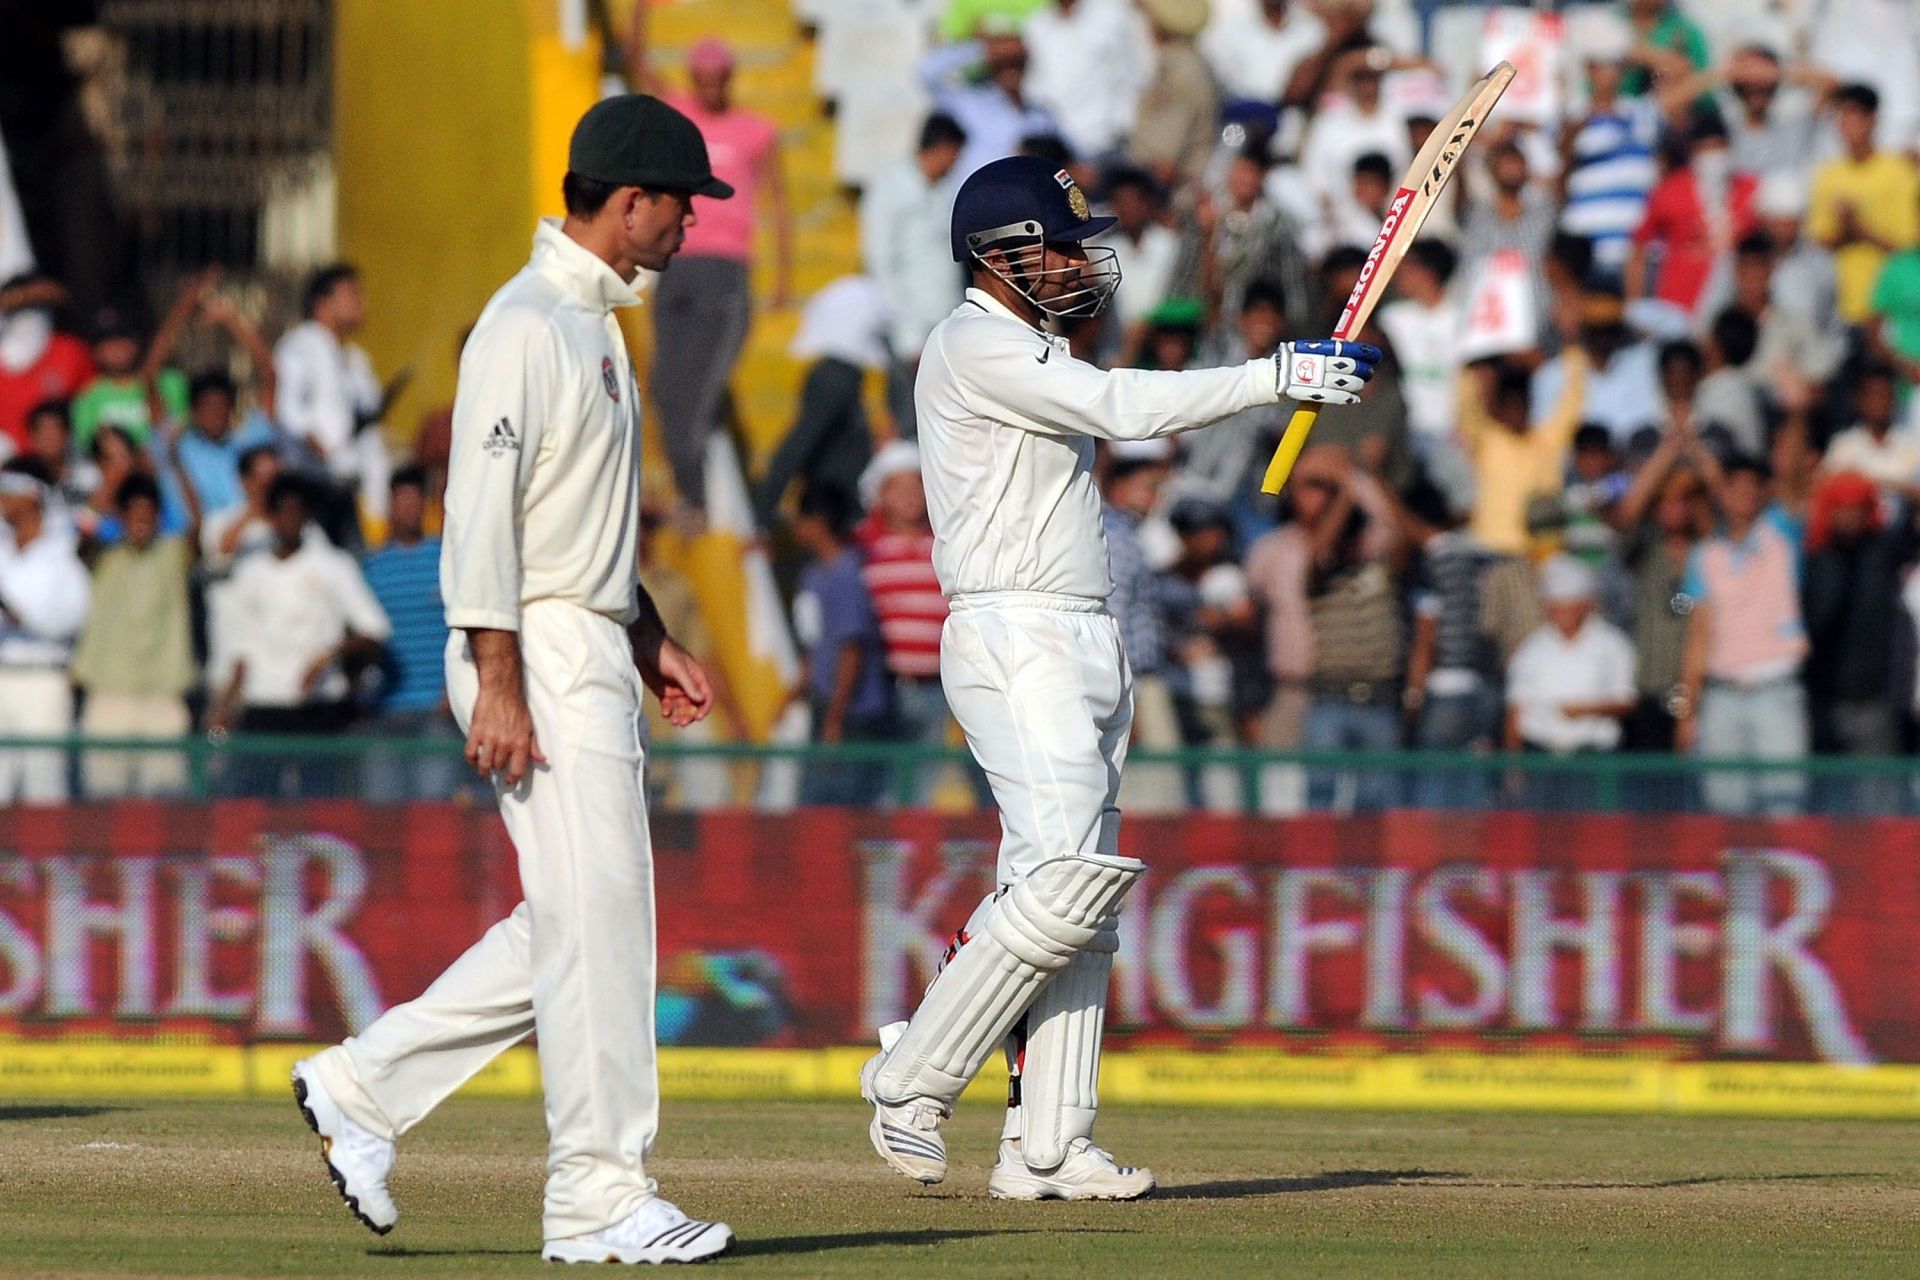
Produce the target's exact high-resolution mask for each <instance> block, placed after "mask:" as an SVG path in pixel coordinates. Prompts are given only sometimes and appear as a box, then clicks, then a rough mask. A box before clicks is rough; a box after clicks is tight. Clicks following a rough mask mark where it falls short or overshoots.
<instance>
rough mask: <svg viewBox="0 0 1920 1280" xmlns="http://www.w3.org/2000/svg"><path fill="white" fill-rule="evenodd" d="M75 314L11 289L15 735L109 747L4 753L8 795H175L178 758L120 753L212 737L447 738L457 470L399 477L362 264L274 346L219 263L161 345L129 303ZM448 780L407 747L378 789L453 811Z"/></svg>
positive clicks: (6, 556)
mask: <svg viewBox="0 0 1920 1280" xmlns="http://www.w3.org/2000/svg"><path fill="white" fill-rule="evenodd" d="M65 301H66V298H65V294H64V291H63V290H62V288H61V287H60V285H59V284H58V283H57V282H55V281H53V280H51V279H48V278H46V277H43V276H37V275H26V276H22V277H20V278H17V279H15V280H13V281H11V282H9V283H8V284H7V285H6V286H5V287H4V288H0V459H4V461H0V520H4V523H5V533H4V534H0V736H6V737H17V738H19V737H23V738H58V737H62V736H65V735H68V734H71V733H76V732H77V733H81V734H84V735H85V736H86V737H87V738H89V739H94V740H98V741H99V742H100V743H101V744H103V745H100V746H90V747H89V749H88V750H86V751H85V752H83V753H82V754H81V757H80V759H79V760H78V762H77V766H78V767H77V770H75V769H73V768H71V767H70V763H69V760H68V757H67V754H66V753H65V752H64V751H60V750H57V749H52V748H44V749H21V750H9V751H0V802H12V801H16V800H18V801H27V802H46V801H56V800H59V799H62V798H64V797H65V796H66V795H67V794H68V791H69V788H70V785H71V783H72V781H73V776H74V774H75V773H76V772H77V777H78V781H79V785H80V787H81V789H82V791H83V793H84V794H86V795H89V796H101V797H105V796H117V795H128V794H135V795H168V794H177V793H179V792H182V791H184V790H185V789H186V788H187V786H188V785H189V777H188V769H189V761H188V758H187V756H186V755H185V754H183V753H181V752H178V751H164V750H151V749H135V747H134V746H133V745H132V744H131V743H129V741H128V740H141V739H145V740H177V739H180V738H184V737H186V736H187V735H188V734H190V733H191V732H193V731H194V729H195V728H196V726H197V727H201V728H204V729H205V730H206V731H208V732H209V733H210V734H211V735H212V736H213V737H214V738H215V739H216V740H224V739H225V738H226V737H227V736H228V735H230V734H233V733H299V734H331V733H337V732H340V731H342V730H344V729H346V728H347V727H349V726H350V725H354V724H356V723H357V724H361V725H363V726H367V727H373V728H376V729H377V730H378V731H380V732H381V733H382V735H383V737H385V738H387V739H393V740H398V739H405V738H417V737H421V736H440V737H445V736H447V735H450V734H451V733H452V732H453V730H452V720H451V717H450V716H449V715H448V713H447V710H446V701H445V695H444V688H443V677H442V674H441V653H442V650H443V649H444V647H445V644H446V637H447V630H446V624H445V622H444V621H443V619H442V617H441V611H440V608H439V570H438V565H439V544H438V541H437V539H436V538H435V537H434V536H433V534H432V529H433V528H434V527H435V526H436V525H437V522H438V514H439V501H440V485H441V480H440V479H439V477H440V476H441V475H443V474H444V471H443V469H441V470H439V471H435V472H429V471H428V470H427V469H425V468H422V467H420V466H417V465H407V466H402V467H400V468H398V469H393V468H392V466H391V462H390V459H389V456H388V452H387V446H386V438H385V436H384V434H383V433H382V431H381V430H380V429H379V421H380V417H381V415H382V412H383V408H384V402H385V400H386V398H387V396H388V394H389V392H386V391H383V390H382V388H381V387H380V385H379V384H378V382H377V381H376V380H375V378H374V375H373V372H372V366H371V364H370V362H369V360H368V358H367V354H366V352H365V351H363V350H362V349H361V348H360V347H359V346H357V345H356V344H355V343H354V341H353V338H354V334H355V333H356V332H357V330H358V329H359V327H360V325H361V323H362V321H363V319H364V300H363V298H362V295H361V290H360V284H359V280H358V277H357V276H356V274H355V272H354V271H353V269H352V268H351V267H348V266H344V265H339V266H332V267H327V268H325V269H323V270H321V271H318V272H316V273H315V274H314V275H313V277H312V279H311V281H310V282H309V284H308V286H307V288H306V291H305V295H304V308H303V310H304V319H302V320H301V321H299V322H298V323H296V324H294V325H293V326H292V327H290V328H289V329H288V330H287V332H286V333H285V335H284V336H283V337H282V338H281V339H280V341H279V344H278V345H277V346H276V347H273V348H269V347H268V346H267V344H266V342H265V340H264V339H263V338H262V336H261V335H260V333H259V331H258V330H257V329H256V328H255V326H254V325H253V324H252V323H251V322H250V321H249V320H248V319H247V318H246V316H245V315H244V314H243V313H242V311H241V310H240V308H239V307H237V306H236V305H235V304H234V302H233V301H232V300H231V299H230V298H229V297H227V296H226V295H225V294H224V293H223V292H222V290H221V288H220V281H219V278H218V276H217V275H216V274H214V273H211V272H209V273H206V274H203V275H201V276H200V277H198V278H196V279H194V280H192V281H190V282H189V283H188V285H187V286H186V287H185V288H184V289H183V290H182V291H181V293H180V295H179V298H178V301H177V302H176V304H175V305H174V306H173V307H172V308H171V309H170V310H169V311H168V312H167V314H166V315H165V317H164V318H163V319H162V321H161V322H160V323H159V325H158V326H156V327H155V328H154V329H153V330H152V332H150V333H149V332H146V331H144V330H143V329H142V327H141V326H140V325H139V324H138V322H137V321H135V320H134V319H133V318H132V316H131V314H130V313H129V312H125V311H120V310H107V311H103V312H101V313H100V314H99V315H97V316H95V317H93V318H92V319H91V322H90V323H86V324H84V325H74V324H71V317H69V316H68V315H67V314H66V310H67V309H66V308H65V306H64V303H65ZM75 330H77V332H76V331H75ZM194 330H202V331H205V332H202V333H196V334H193V335H192V336H194V337H195V338H197V339H200V340H201V341H202V344H203V345H207V347H208V349H209V350H218V351H220V352H222V353H223V354H224V358H221V359H214V358H211V357H210V358H209V362H208V363H207V364H206V366H205V367H204V368H202V369H200V370H199V371H197V372H195V373H193V374H192V375H191V376H188V375H187V374H186V373H184V372H182V371H181V370H180V369H179V368H178V367H177V366H176V363H175V359H174V357H175V354H176V351H177V349H178V347H179V345H180V344H181V342H182V340H183V339H184V338H186V337H187V336H188V335H189V333H190V331H194ZM216 335H224V341H221V340H220V339H219V338H218V337H217V336H216ZM236 368H239V369H245V370H247V371H248V376H247V378H246V379H245V383H244V384H243V383H242V382H241V381H238V380H236V378H235V377H234V376H233V371H234V370H235V369H236ZM249 403H250V404H252V405H253V408H252V409H251V410H250V411H248V412H246V413H244V414H243V413H242V412H241V409H242V406H243V405H245V404H249ZM433 443H434V433H433V432H432V431H425V432H423V433H422V435H421V437H420V445H421V447H422V449H423V451H430V450H431V448H432V445H433ZM76 706H77V708H78V710H77V714H76ZM116 741H118V742H121V743H123V744H126V745H122V746H121V747H120V749H117V750H116V749H114V746H113V745H112V744H114V743H115V742H116ZM439 755H440V756H444V753H439ZM430 760H431V761H433V763H429V761H430ZM226 764H227V769H226V776H224V777H223V778H221V779H220V780H219V781H220V784H221V785H222V786H229V787H231V788H233V789H235V790H237V791H242V792H244V793H247V794H265V795H313V794H322V793H325V792H328V791H340V790H345V789H356V790H357V788H358V773H357V770H355V769H353V768H352V767H351V765H350V764H346V763H342V761H340V760H332V759H322V760H314V759H310V758H281V757H275V756H258V757H256V756H250V755H248V754H246V753H244V752H243V753H240V754H239V755H238V756H236V757H235V758H234V759H233V760H232V761H230V762H226ZM445 766H446V762H445V760H444V759H442V758H439V757H436V756H430V755H427V754H422V755H421V756H419V758H418V759H417V760H416V759H414V758H412V757H406V756H401V757H398V758H396V760H394V761H389V762H385V764H384V765H383V767H381V768H378V769H375V770H373V771H371V772H370V773H369V777H368V785H369V786H370V787H371V788H372V789H373V791H374V792H375V793H379V794H384V795H387V796H388V798H398V797H405V796H426V795H435V796H445V795H447V794H449V793H450V792H451V791H452V790H453V775H452V771H451V770H450V769H448V768H446V767H445Z"/></svg>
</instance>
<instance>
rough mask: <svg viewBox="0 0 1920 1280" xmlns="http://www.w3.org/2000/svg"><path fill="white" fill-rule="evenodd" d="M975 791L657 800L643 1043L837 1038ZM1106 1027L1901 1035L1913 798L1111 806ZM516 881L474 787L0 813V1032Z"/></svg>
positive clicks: (279, 985) (293, 1032)
mask: <svg viewBox="0 0 1920 1280" xmlns="http://www.w3.org/2000/svg"><path fill="white" fill-rule="evenodd" d="M996 834H997V831H996V828H995V825H994V823H993V820H992V818H991V816H968V817H947V816H943V815H936V814H929V813H894V814H871V813H855V812H850V811H842V810H809V811H802V812H799V813H793V814H782V815H769V814H753V813H708V814H699V815H664V816H661V817H659V818H657V819H656V821H655V824H654V844H655V858H656V878H657V882H658V888H659V900H660V911H659V916H660V940H661V943H660V947H661V988H662V997H661V1018H660V1025H661V1029H662V1036H663V1039H665V1040H667V1041H668V1042H670V1043H680V1044H694V1045H802V1046H825V1045H837V1044H851V1043H859V1042H861V1041H864V1040H868V1039H870V1038H871V1036H872V1030H873V1028H874V1027H875V1026H876V1025H878V1024H880V1023H883V1022H887V1021H891V1020H892V1019H894V1018H897V1017H900V1016H903V1015H904V1013H905V1011H906V1010H907V1009H908V1008H910V1007H911V1005H912V1003H913V1001H914V999H915V997H916V996H917V994H918V992H919V991H920V989H921V988H922V987H923V986H924V984H925V983H926V981H927V980H928V978H929V977H930V976H931V974H932V972H933V969H934V966H935V965H936V964H937V963H938V960H939V957H940V954H941V952H942V951H943V950H944V948H945V945H946V941H947V938H948V935H949V934H950V933H951V931H952V930H953V929H954V928H956V927H957V926H958V925H959V924H960V923H961V922H962V921H964V919H965V918H966V916H967V915H968V913H969V912H970V911H971V910H972V909H973V907H974V905H975V904H976V903H977V902H978V901H979V899H980V898H981V896H982V895H983V894H985V893H986V892H987V891H988V890H989V889H990V888H991V884H992V868H993V853H994V838H995V836H996ZM1122 845H1123V847H1124V848H1125V850H1126V851H1127V852H1129V853H1131V854H1133V855H1135V856H1137V857H1140V858H1143V859H1144V860H1145V861H1146V862H1147V863H1148V864H1149V866H1150V868H1151V870H1150V872H1149V874H1148V876H1147V877H1146V879H1145V880H1144V881H1143V882H1142V884H1141V885H1140V886H1139V888H1138V889H1137V890H1136V892H1135V894H1134V896H1133V898H1131V899H1130V900H1129V902H1128V905H1127V908H1126V910H1125V912H1124V913H1123V919H1122V925H1121V928H1122V945H1121V952H1120V957H1119V963H1118V965H1117V967H1116V970H1115V978H1114V990H1113V1001H1112V1010H1111V1015H1110V1020H1109V1025H1110V1026H1111V1028H1112V1030H1113V1032H1114V1036H1115V1038H1116V1040H1118V1041H1120V1042H1122V1043H1126V1044H1130V1045H1132V1046H1134V1047H1162V1046H1166V1047H1177V1046H1194V1047H1213V1046H1221V1045H1226V1044H1236V1045H1248V1044H1258V1045H1270V1046H1273V1047H1275V1048H1281V1049H1286V1050H1288V1051H1291V1052H1296V1053H1299V1052H1319V1051H1324V1050H1333V1049H1340V1050H1401V1051H1415V1050H1446V1049H1473V1050H1481V1051H1487V1050H1492V1051H1499V1050H1502V1049H1525V1050H1529V1051H1538V1050H1553V1051H1561V1052H1576V1053H1578V1052H1592V1053H1621V1052H1626V1053H1634V1054H1656V1055H1660V1056H1666V1057H1676V1058H1759V1059H1776V1060H1782V1059H1783V1060H1803V1061H1830V1062H1875V1061H1880V1062H1907V1063H1913V1062H1920V821H1915V820H1912V819H1886V820H1836V819H1821V818H1805V819H1797V820H1774V821H1768V820H1759V819H1754V820H1736V819H1724V818H1714V817H1704V816H1691V815H1687V816H1672V817H1650V816H1634V815H1595V816H1584V817H1583V816H1575V815H1564V814H1556V815H1544V814H1543V815H1534V814H1520V813H1493V814H1459V815H1454V814H1441V813H1425V812H1402V813H1393V814H1387V815H1383V816H1378V817H1366V818H1336V817H1333V816H1310V817H1303V818H1295V819H1290V820H1286V821H1269V820H1260V819H1239V818H1225V817H1211V816H1202V815H1194V816H1188V817H1181V818H1177V819H1173V818H1167V819H1154V818H1142V819H1133V820H1129V821H1128V822H1127V824H1126V825H1125V826H1124V828H1123V836H1122ZM517 896H518V889H517V885H516V878H515V875H514V869H513V855H512V849H511V847H510V846H509V844H508V842H507V840H506V838H505V834H504V831H503V829H502V828H501V826H500V823H499V820H498V819H497V817H495V816H494V815H493V814H492V813H490V812H486V811H476V810H469V809H463V808H458V807H454V806H447V805H417V806H410V807H404V808H380V807H374V806H368V805H362V804H358V803H354V802H349V801H341V802H328V803H314V804H305V805H270V804H266V803H260V802H249V801H221V802H217V803H213V804H207V805H183V804H162V803H155V802H125V803H119V804H114V805H108V806H98V807H75V808H68V809H40V810H36V809H30V808H14V809H11V810H7V811H4V812H0V1031H4V1032H9V1033H12V1034H15V1035H25V1036H29V1037H42V1036H48V1037H52V1036H65V1035H70V1034H76V1033H85V1034H112V1035H116V1036H121V1037H141V1038H147V1037H158V1038H171V1037H175V1036H181V1037H191V1038H195V1039H202V1040H205V1039H212V1040H219V1041H229V1042H239V1041H257V1040H273V1039H296V1040H312V1039H316V1038H317V1039H325V1038H331V1037H335V1036H338V1035H340V1034H343V1033H344V1032H345V1031H347V1030H349V1029H351V1028H354V1027H358V1026H361V1025H364V1024H365V1023H366V1022H367V1021H368V1020H370V1019H371V1018H373V1017H374V1016H376V1015H377V1014H378V1013H379V1011H380V1010H381V1009H383V1008H385V1007H386V1006H387V1005H389V1004H392V1003H395V1002H397V1001H400V1000H404V999H407V998H409V997H411V996H412V995H414V994H416V993H417V992H419V991H420V990H421V989H422V988H423V987H425V986H426V984H427V983H428V982H429V981H431V980H432V978H433V977H434V976H435V975H437V974H438V973H439V972H440V970H441V969H442V968H443V967H445V965H446V964H447V963H448V962H449V961H451V960H452V959H453V958H454V957H455V956H457V955H458V954H459V953H460V952H461V951H462V950H463V949H464V948H465V947H466V946H467V945H468V944H470V943H471V942H472V941H474V940H475V939H476V938H478V937H479V936H480V934H481V933H482V932H483V931H484V930H485V929H486V927H487V926H488V925H490V924H491V923H492V922H493V921H494V920H496V919H498V918H499V917H500V916H502V915H504V914H505V913H506V912H507V911H508V910H510V909H511V908H512V906H513V904H514V902H515V901H516V899H517Z"/></svg>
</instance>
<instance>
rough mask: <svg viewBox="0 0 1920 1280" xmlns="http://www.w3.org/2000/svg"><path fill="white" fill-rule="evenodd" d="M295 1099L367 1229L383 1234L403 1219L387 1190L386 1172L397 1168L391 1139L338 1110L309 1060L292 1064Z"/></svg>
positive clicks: (343, 1196)
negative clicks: (394, 1167)
mask: <svg viewBox="0 0 1920 1280" xmlns="http://www.w3.org/2000/svg"><path fill="white" fill-rule="evenodd" d="M293 1100H294V1101H295V1102H296V1103H298V1104H299V1106H300V1114H301V1115H302V1116H305V1117H306V1121H307V1127H308V1128H309V1129H312V1130H313V1131H314V1132H315V1133H317V1134H319V1135H320V1154H321V1156H322V1157H323V1158H324V1159H325V1160H326V1162H327V1176H328V1177H330V1178H332V1179H333V1185H334V1186H335V1187H338V1188H339V1190H340V1198H341V1199H342V1200H345V1201H346V1202H347V1208H348V1209H350V1210H352V1211H353V1216H354V1217H356V1218H358V1219H360V1222H361V1224H362V1225H363V1226H365V1227H366V1228H367V1230H369V1231H372V1232H373V1233H374V1234H376V1235H385V1234H387V1232H389V1231H391V1230H393V1224H394V1223H396V1222H398V1221H399V1220H400V1210H399V1209H397V1208H396V1207H394V1203H393V1197H392V1196H391V1195H388V1194H387V1175H389V1174H391V1173H392V1172H393V1143H391V1142H389V1141H387V1140H386V1139H385V1138H383V1137H381V1136H380V1135H379V1134H377V1133H375V1132H374V1131H373V1130H371V1129H369V1128H367V1127H365V1126H364V1125H359V1124H355V1123H354V1122H353V1121H352V1120H350V1119H348V1118H347V1114H346V1113H345V1112H344V1111H342V1110H340V1106H339V1104H338V1103H336V1102H335V1101H334V1100H333V1095H332V1094H330V1093H328V1092H327V1087H326V1085H324V1084H322V1083H321V1082H320V1076H319V1074H318V1073H317V1072H315V1071H314V1069H313V1065H312V1063H311V1062H310V1061H307V1060H304V1059H303V1060H302V1061H300V1062H296V1063H295V1064H294V1066H293Z"/></svg>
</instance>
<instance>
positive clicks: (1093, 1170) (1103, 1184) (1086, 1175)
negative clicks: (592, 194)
mask: <svg viewBox="0 0 1920 1280" xmlns="http://www.w3.org/2000/svg"><path fill="white" fill-rule="evenodd" d="M1153 1188H1154V1181H1153V1171H1152V1170H1151V1169H1134V1168H1131V1167H1128V1166H1125V1165H1119V1164H1115V1163H1114V1160H1113V1157H1112V1156H1110V1155H1108V1154H1107V1153H1106V1152H1105V1151H1102V1150H1101V1149H1100V1148H1099V1147H1096V1146H1094V1145H1093V1141H1092V1139H1090V1138H1075V1139H1074V1140H1073V1141H1072V1142H1071V1143H1069V1144H1067V1158H1066V1159H1064V1160H1062V1161H1061V1162H1060V1165H1059V1167H1058V1168H1055V1169H1030V1168H1028V1167H1027V1162H1026V1160H1025V1159H1023V1158H1022V1157H1021V1155H1020V1140H1019V1139H1018V1138H1005V1139H1002V1140H1001V1143H1000V1159H999V1160H998V1161H997V1162H996V1163H995V1164H994V1166H993V1172H992V1173H990V1174H988V1175H987V1194H988V1195H990V1196H992V1197H993V1198H994V1199H995V1200H1138V1199H1139V1198H1140V1197H1141V1196H1144V1195H1148V1194H1150V1193H1151V1192H1152V1191H1153Z"/></svg>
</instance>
